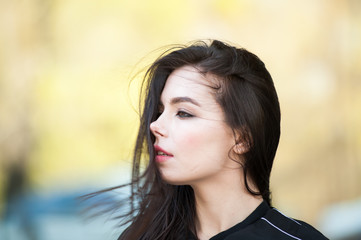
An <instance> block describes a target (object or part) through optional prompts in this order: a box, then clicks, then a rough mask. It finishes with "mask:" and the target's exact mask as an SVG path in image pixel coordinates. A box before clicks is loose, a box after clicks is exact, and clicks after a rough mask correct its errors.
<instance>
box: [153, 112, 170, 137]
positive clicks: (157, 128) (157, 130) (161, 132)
mask: <svg viewBox="0 0 361 240" xmlns="http://www.w3.org/2000/svg"><path fill="white" fill-rule="evenodd" d="M160 118H161V117H159V118H158V119H157V120H155V121H154V122H152V123H151V124H150V130H151V131H152V133H153V135H154V136H156V137H165V136H167V132H166V130H165V128H164V126H162V125H161V122H160Z"/></svg>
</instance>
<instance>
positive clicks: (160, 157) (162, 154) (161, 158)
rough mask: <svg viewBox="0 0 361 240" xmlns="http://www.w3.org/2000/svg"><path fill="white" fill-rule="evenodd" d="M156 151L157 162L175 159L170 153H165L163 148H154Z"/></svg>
mask: <svg viewBox="0 0 361 240" xmlns="http://www.w3.org/2000/svg"><path fill="white" fill-rule="evenodd" d="M154 150H155V161H156V162H165V161H167V160H168V159H169V158H171V157H173V155H172V154H171V153H168V152H167V151H165V150H164V149H162V148H161V147H159V146H157V145H155V146H154Z"/></svg>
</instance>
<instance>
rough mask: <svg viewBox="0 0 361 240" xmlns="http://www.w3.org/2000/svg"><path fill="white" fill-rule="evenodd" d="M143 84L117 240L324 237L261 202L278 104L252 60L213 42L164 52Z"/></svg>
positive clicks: (241, 51)
mask: <svg viewBox="0 0 361 240" xmlns="http://www.w3.org/2000/svg"><path fill="white" fill-rule="evenodd" d="M143 87H144V90H145V93H146V97H145V99H144V100H145V101H144V106H143V112H142V115H141V121H140V129H139V133H138V138H137V142H136V147H135V153H134V159H133V161H134V162H133V164H134V165H133V180H132V183H131V188H132V196H131V201H132V208H131V211H130V212H129V213H128V214H127V215H125V217H128V218H126V219H127V220H128V223H130V225H129V226H128V227H127V228H126V230H125V231H124V232H123V233H122V234H121V235H120V237H119V239H120V240H133V239H134V240H146V239H147V240H157V239H159V240H177V239H183V240H196V239H201V240H204V239H211V240H221V239H224V240H236V239H249V240H252V239H277V240H283V239H284V240H292V239H326V238H325V237H324V236H323V235H322V234H321V233H319V232H318V231H317V230H316V229H314V228H313V227H311V226H310V225H308V224H306V223H304V222H302V221H298V220H294V219H292V218H288V217H286V216H284V215H282V214H281V213H280V212H279V211H278V210H276V209H275V208H272V207H271V199H270V189H269V178H270V173H271V168H272V163H273V159H274V156H275V153H276V149H277V146H278V142H279V137H280V108H279V103H278V98H277V94H276V90H275V87H274V84H273V81H272V78H271V76H270V74H269V73H268V71H267V69H266V68H265V65H264V63H263V62H262V61H261V60H260V59H259V58H258V57H257V56H255V55H254V54H252V53H250V52H248V51H247V50H245V49H242V48H236V47H233V46H230V45H227V44H225V43H222V42H220V41H211V42H210V43H207V42H196V43H194V44H192V45H190V46H184V47H179V48H176V49H174V48H173V49H171V50H169V51H168V52H166V53H165V54H163V55H162V56H161V57H159V58H158V59H157V60H156V61H155V62H154V63H153V64H152V65H151V67H150V68H149V70H148V71H147V73H146V76H145V82H144V84H143ZM142 161H145V162H142ZM143 164H144V165H145V166H146V169H145V170H144V171H141V170H140V169H141V166H142V165H143ZM123 217H124V216H123Z"/></svg>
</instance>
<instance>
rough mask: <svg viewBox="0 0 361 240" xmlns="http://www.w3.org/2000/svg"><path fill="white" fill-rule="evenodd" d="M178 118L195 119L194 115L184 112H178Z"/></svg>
mask: <svg viewBox="0 0 361 240" xmlns="http://www.w3.org/2000/svg"><path fill="white" fill-rule="evenodd" d="M177 116H178V117H180V118H190V117H193V115H192V114H189V113H187V112H184V111H178V112H177Z"/></svg>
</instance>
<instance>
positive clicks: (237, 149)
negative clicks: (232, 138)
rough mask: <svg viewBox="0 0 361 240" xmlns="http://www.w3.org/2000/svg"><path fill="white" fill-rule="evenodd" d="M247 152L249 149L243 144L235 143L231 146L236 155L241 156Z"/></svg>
mask: <svg viewBox="0 0 361 240" xmlns="http://www.w3.org/2000/svg"><path fill="white" fill-rule="evenodd" d="M248 150H249V147H248V145H247V144H245V143H244V142H240V143H237V144H236V145H234V146H233V151H234V152H235V153H236V154H238V155H242V154H244V153H246V152H248Z"/></svg>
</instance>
